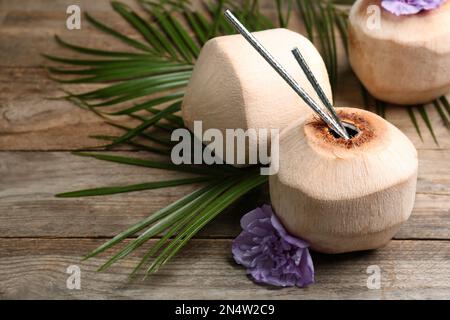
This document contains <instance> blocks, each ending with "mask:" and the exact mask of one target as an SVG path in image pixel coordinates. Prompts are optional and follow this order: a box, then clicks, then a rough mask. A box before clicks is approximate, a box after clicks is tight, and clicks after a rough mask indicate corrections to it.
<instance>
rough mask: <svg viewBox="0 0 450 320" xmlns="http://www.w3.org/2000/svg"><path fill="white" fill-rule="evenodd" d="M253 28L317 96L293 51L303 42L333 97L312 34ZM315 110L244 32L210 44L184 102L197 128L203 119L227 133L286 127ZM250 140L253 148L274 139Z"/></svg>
mask: <svg viewBox="0 0 450 320" xmlns="http://www.w3.org/2000/svg"><path fill="white" fill-rule="evenodd" d="M253 34H254V36H255V37H256V38H257V39H258V40H259V41H260V42H261V43H262V44H263V45H264V46H265V47H266V48H267V50H268V51H269V52H270V53H271V54H272V55H273V56H274V57H275V58H276V59H277V60H278V61H279V62H280V63H281V64H282V65H283V66H284V67H285V69H286V70H287V71H288V72H289V73H290V74H291V75H292V76H293V78H294V79H295V80H296V81H298V83H299V84H300V85H301V86H302V87H304V88H305V90H306V91H307V92H308V93H309V94H310V95H311V96H313V97H317V95H316V94H315V92H314V90H313V88H312V86H311V85H310V84H309V82H308V80H307V78H306V76H305V75H304V74H303V72H302V70H301V68H300V66H299V65H298V63H297V62H296V60H295V58H294V57H293V55H292V53H291V50H292V49H293V48H294V47H298V48H299V49H300V50H301V52H302V54H303V56H304V57H305V60H306V61H307V63H308V64H309V66H310V68H311V70H312V71H313V73H314V74H315V76H316V77H317V79H318V82H319V84H320V85H321V86H322V88H323V90H324V92H325V93H326V95H327V96H328V98H329V99H330V100H331V99H332V94H331V87H330V83H329V79H328V74H327V70H326V67H325V64H324V62H323V60H322V57H321V56H320V54H319V52H318V51H317V50H316V48H315V47H314V45H313V44H312V43H311V42H310V41H309V40H308V39H307V38H305V37H303V36H301V35H300V34H298V33H295V32H292V31H289V30H287V29H272V30H266V31H260V32H255V33H253ZM310 112H311V111H310V109H309V107H308V106H307V105H306V104H305V103H304V102H303V101H302V99H300V98H299V96H298V95H297V94H296V93H295V92H294V91H293V90H292V89H291V87H289V85H288V84H286V82H285V81H284V80H283V79H282V78H281V77H280V76H279V75H278V74H277V73H276V72H275V71H274V70H273V69H272V67H271V66H269V64H268V63H267V62H266V61H265V60H264V59H263V58H262V57H261V56H260V55H259V54H258V52H256V51H255V49H254V48H252V47H251V45H250V44H249V43H247V41H246V40H245V39H244V38H243V37H242V36H241V35H231V36H223V37H217V38H214V39H211V40H209V41H208V42H207V43H206V44H205V46H204V47H203V49H202V51H201V53H200V56H199V58H198V61H197V63H196V64H195V68H194V71H193V73H192V77H191V79H190V81H189V84H188V87H187V90H186V94H185V97H184V100H183V104H182V114H183V119H184V123H185V125H186V127H188V128H189V129H191V131H192V130H193V127H194V121H202V126H203V130H207V129H211V128H214V129H219V130H220V131H221V132H222V133H223V135H224V136H225V130H226V129H243V130H248V129H254V130H256V131H257V132H258V130H260V129H280V130H281V129H283V128H285V127H286V126H287V125H288V124H289V123H291V122H292V121H294V120H296V119H299V118H302V117H305V116H306V115H307V114H309V113H310ZM198 138H200V137H198ZM224 140H225V139H224ZM249 140H251V141H249V143H248V144H247V148H248V147H249V146H258V144H259V147H260V148H268V144H269V143H270V141H269V139H268V141H267V143H265V141H264V140H262V139H261V140H262V141H258V140H260V139H259V135H256V136H253V135H250V136H249ZM254 140H256V141H254ZM227 142H228V143H229V141H224V143H227ZM261 144H263V145H261ZM264 144H265V145H264ZM224 150H225V149H224ZM264 150H266V149H264ZM246 154H248V150H246Z"/></svg>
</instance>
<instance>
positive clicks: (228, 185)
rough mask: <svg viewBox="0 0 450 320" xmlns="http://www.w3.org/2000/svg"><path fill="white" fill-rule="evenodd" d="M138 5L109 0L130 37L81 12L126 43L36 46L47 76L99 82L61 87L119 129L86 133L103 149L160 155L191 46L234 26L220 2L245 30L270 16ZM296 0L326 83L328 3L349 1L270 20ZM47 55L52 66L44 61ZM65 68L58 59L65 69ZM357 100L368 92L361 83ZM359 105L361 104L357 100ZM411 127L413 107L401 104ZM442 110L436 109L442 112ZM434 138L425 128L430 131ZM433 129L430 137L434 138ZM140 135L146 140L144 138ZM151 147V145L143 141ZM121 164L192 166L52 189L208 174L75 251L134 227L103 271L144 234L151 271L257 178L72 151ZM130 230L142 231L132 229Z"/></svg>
mask: <svg viewBox="0 0 450 320" xmlns="http://www.w3.org/2000/svg"><path fill="white" fill-rule="evenodd" d="M138 2H139V4H140V5H141V7H142V8H143V13H144V14H138V13H137V12H135V11H134V10H133V9H132V8H130V7H129V6H128V5H126V4H124V3H121V2H118V1H113V2H111V5H112V9H113V10H114V11H115V12H116V14H117V15H118V16H120V17H121V18H122V19H123V20H124V21H126V22H127V23H128V25H129V26H130V27H131V28H132V30H133V31H134V32H135V33H136V37H134V36H133V37H130V36H128V35H126V34H124V33H123V32H122V31H121V30H116V29H114V28H112V27H111V26H108V25H107V24H105V23H104V22H102V21H100V20H98V19H96V18H95V17H93V16H91V15H89V14H87V15H86V19H87V21H88V22H89V23H91V24H92V25H93V26H94V27H95V28H97V29H98V30H100V31H101V32H103V33H104V34H107V35H109V36H111V37H112V38H113V39H115V40H116V41H119V42H121V43H123V44H125V45H127V46H128V47H129V50H126V51H114V50H104V49H98V48H88V47H84V46H80V45H78V44H73V43H69V42H66V41H64V40H63V39H61V38H59V37H58V36H56V37H55V40H56V42H57V43H58V44H59V45H60V46H62V47H64V48H66V49H68V50H70V51H72V52H74V53H77V54H78V55H80V57H77V58H68V57H64V56H55V55H50V54H45V55H44V57H45V58H47V59H48V60H49V61H50V62H51V63H52V65H51V66H49V67H48V68H47V69H48V71H49V73H50V75H51V77H52V79H54V80H55V81H58V82H59V83H61V84H62V85H64V84H93V83H95V84H102V87H101V88H99V89H95V90H90V91H85V92H82V93H76V94H75V93H72V92H68V91H67V90H65V91H64V92H65V93H66V96H65V97H64V98H65V99H67V100H69V101H71V102H73V103H75V104H77V105H79V106H80V107H83V108H85V109H87V110H91V111H92V112H94V113H95V114H97V115H99V116H100V117H103V118H104V119H105V123H107V124H108V125H111V126H114V127H115V128H118V129H120V130H122V131H123V134H122V135H119V136H105V135H103V136H99V135H97V136H93V137H94V138H96V139H99V140H101V141H106V142H108V144H107V145H106V146H104V147H106V148H110V147H114V146H117V145H119V144H127V145H131V146H133V147H134V148H136V149H138V150H142V151H143V152H148V153H151V154H159V155H163V156H166V157H167V155H169V154H170V148H171V147H172V146H173V145H174V142H172V141H171V140H170V134H171V133H172V132H173V130H175V129H178V128H183V127H184V124H183V119H182V118H181V117H180V116H179V115H178V114H177V113H178V112H179V110H180V106H181V101H182V99H183V96H184V92H185V87H186V85H187V83H188V80H189V78H190V77H191V74H192V70H193V67H194V63H195V61H196V59H197V57H198V55H199V52H200V48H201V47H202V46H203V45H204V44H205V43H206V41H208V40H209V39H210V38H212V37H214V36H218V35H226V34H234V33H235V31H234V29H233V27H232V26H230V25H229V24H228V23H227V21H226V19H225V18H224V17H223V15H222V12H223V10H224V8H230V9H232V10H233V12H234V13H235V14H236V16H237V17H238V18H239V19H240V20H241V21H242V22H243V23H244V24H245V25H246V26H247V27H248V28H249V29H250V30H253V31H257V30H263V29H268V28H273V27H274V24H273V22H272V21H271V19H270V17H268V16H266V15H265V14H263V13H262V12H261V5H260V3H259V1H258V0H243V1H232V0H215V1H213V0H211V1H202V2H201V6H202V8H203V9H202V11H197V10H193V9H192V8H191V7H190V1H189V0H138ZM293 3H296V4H297V7H298V9H299V12H300V15H301V16H302V18H303V22H304V24H305V27H306V31H307V34H308V36H309V37H310V39H311V40H313V41H315V40H316V41H315V42H317V44H318V45H320V48H321V51H322V54H323V55H324V60H325V62H326V65H327V69H328V71H329V74H330V79H331V82H332V84H333V86H335V85H336V84H337V81H338V73H337V70H338V69H337V67H338V66H337V44H338V34H339V35H340V38H341V40H342V41H343V43H344V46H346V45H347V43H348V40H347V33H346V24H347V10H345V9H342V8H341V7H338V6H336V5H335V4H351V3H352V1H344V0H341V1H331V0H329V1H328V0H296V2H294V1H292V0H279V1H278V0H277V1H276V7H277V20H278V25H279V26H281V27H286V26H287V25H288V24H289V18H290V16H291V14H292V4H293ZM53 64H55V65H53ZM67 67H68V68H67ZM362 92H363V93H364V95H365V100H367V101H368V100H369V98H370V97H369V95H368V94H367V92H366V91H365V90H363V91H362ZM365 104H368V103H366V102H365ZM375 105H376V106H377V108H376V109H377V112H378V113H379V114H382V115H384V113H385V107H386V105H385V104H384V103H382V102H378V101H375ZM435 107H436V108H437V110H438V113H439V114H440V116H441V118H442V119H443V120H444V119H446V120H445V121H444V122H445V123H447V124H448V117H449V116H450V106H449V104H448V101H447V100H446V99H445V97H442V98H441V99H439V100H438V101H436V102H435ZM407 110H408V112H409V115H410V117H411V120H412V122H413V124H414V126H415V127H416V129H417V130H418V133H419V135H420V130H419V126H418V124H417V119H416V117H415V115H414V110H413V108H412V107H411V108H408V109H407ZM417 111H419V113H420V115H421V118H422V120H424V121H425V122H426V125H427V127H428V128H429V130H432V127H431V122H430V121H429V117H428V115H427V113H426V109H425V108H423V109H420V108H419V109H417ZM445 112H446V113H445ZM115 116H122V117H123V116H126V117H128V118H129V119H133V121H137V122H138V124H136V125H135V126H134V127H133V126H127V125H125V124H123V123H119V122H117V121H113V120H112V117H115ZM433 137H434V133H433ZM434 138H435V137H434ZM144 142H147V143H151V144H152V145H147V144H145V143H144ZM155 143H156V144H157V145H158V147H154V146H153V144H155ZM76 154H77V155H80V156H88V157H93V158H95V159H98V160H102V161H110V162H114V163H120V164H124V165H135V166H141V167H148V168H153V169H155V168H156V169H161V170H172V171H180V172H187V173H191V174H195V175H198V176H195V177H194V178H186V179H177V180H171V181H159V182H148V183H142V184H136V185H125V186H106V187H99V188H94V189H85V190H79V191H72V192H65V193H62V194H59V195H57V196H59V197H79V196H101V195H112V194H116V193H121V192H134V191H139V190H148V189H154V188H164V187H170V186H176V185H182V184H188V183H200V182H202V183H208V184H207V185H206V186H204V187H202V188H200V189H199V190H196V191H194V192H193V193H191V194H189V195H187V196H184V197H182V198H181V199H180V200H178V201H175V202H174V203H172V204H170V205H169V206H167V207H165V208H163V209H161V210H158V211H157V212H155V213H153V214H151V215H149V216H148V217H147V218H146V219H144V220H142V221H140V222H139V223H137V224H135V225H134V226H131V227H130V228H129V229H127V230H125V231H124V232H121V233H120V234H118V235H117V236H115V237H114V238H113V239H111V240H109V241H107V242H106V243H104V244H103V245H101V246H100V247H98V248H97V249H95V250H94V251H93V252H91V253H90V254H88V255H87V256H86V257H85V258H90V257H94V256H96V255H98V254H100V253H101V252H104V251H105V250H107V249H109V248H111V247H113V246H115V245H117V244H119V243H121V242H122V241H123V240H124V239H126V238H128V237H132V236H137V238H135V239H133V240H132V241H131V242H130V243H129V244H128V245H126V246H125V247H124V248H123V249H122V250H120V251H119V253H117V254H116V255H114V256H112V257H111V258H110V259H108V260H107V261H106V262H105V264H104V265H103V266H102V267H101V268H100V269H101V270H104V269H106V268H108V267H109V266H110V265H112V264H113V263H114V262H116V261H118V260H120V259H122V258H124V257H126V256H127V255H128V254H129V253H131V252H133V251H134V250H135V249H137V248H138V247H140V246H141V245H142V244H143V243H145V242H146V241H148V240H149V239H150V238H153V237H158V236H159V235H160V234H162V237H161V238H160V239H159V240H158V241H157V242H156V243H155V244H154V245H153V246H152V247H151V248H150V249H149V251H148V252H147V253H146V254H145V255H144V257H143V258H142V260H141V261H140V263H139V264H138V265H137V267H136V268H135V270H134V271H133V273H135V272H137V271H138V270H140V268H141V267H143V266H144V265H145V264H147V263H148V264H149V265H148V266H147V274H148V273H151V272H154V271H156V270H158V269H159V268H160V267H161V266H163V265H164V264H165V263H166V262H167V261H168V260H169V259H170V258H172V257H173V256H174V255H175V254H176V253H177V252H178V251H179V250H180V249H181V248H182V247H183V246H184V245H185V244H186V243H187V242H188V241H189V240H190V239H191V238H192V237H193V236H195V235H196V234H197V232H198V231H199V230H200V229H201V228H203V227H204V226H205V225H207V224H208V223H209V221H211V220H212V219H214V218H215V217H216V216H217V215H218V214H220V213H221V212H222V211H223V210H224V209H225V208H226V207H228V206H229V205H230V204H231V203H233V202H234V201H236V200H237V199H238V198H239V197H241V196H242V195H244V194H245V193H246V192H248V191H249V190H252V189H254V188H256V187H257V186H259V185H260V184H262V183H265V182H266V181H267V178H266V177H262V176H260V175H259V171H258V170H256V169H255V170H253V169H248V168H246V169H237V168H234V167H230V166H227V165H220V166H219V165H212V166H206V165H202V166H198V165H195V166H194V165H179V166H177V165H174V164H172V163H171V162H170V160H169V159H168V158H166V159H165V160H162V161H154V160H148V159H144V158H134V157H128V156H120V155H112V154H103V153H86V152H82V153H76ZM139 232H142V233H141V234H140V235H138V233H139Z"/></svg>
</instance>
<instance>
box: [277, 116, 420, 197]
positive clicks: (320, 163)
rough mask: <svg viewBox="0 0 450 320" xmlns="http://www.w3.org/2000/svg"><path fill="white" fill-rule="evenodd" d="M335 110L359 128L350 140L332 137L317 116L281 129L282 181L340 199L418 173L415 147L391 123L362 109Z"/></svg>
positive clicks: (384, 186) (279, 173) (385, 186)
mask: <svg viewBox="0 0 450 320" xmlns="http://www.w3.org/2000/svg"><path fill="white" fill-rule="evenodd" d="M338 114H339V116H340V117H341V119H342V120H343V122H345V123H347V124H350V125H352V127H353V126H354V127H355V128H356V129H357V130H355V133H353V132H352V135H353V137H352V138H351V139H350V140H347V141H346V140H344V139H343V138H338V137H336V136H335V135H334V134H333V132H331V131H330V129H329V128H328V127H327V126H326V124H325V123H323V121H322V120H320V119H318V118H317V117H316V116H315V115H310V116H309V117H308V118H307V119H306V120H300V121H296V122H295V123H293V124H292V125H291V126H289V127H288V128H286V129H285V130H284V131H283V132H282V134H281V137H280V148H279V162H280V163H283V166H280V170H279V172H278V178H279V179H280V181H282V183H283V184H286V185H289V186H291V187H293V188H296V189H300V190H304V191H305V192H306V193H308V194H309V195H310V196H311V197H314V198H317V199H329V200H337V199H342V200H343V199H352V198H357V197H361V196H362V195H364V194H372V193H375V192H377V191H380V190H383V189H385V188H388V187H392V186H394V185H396V184H398V183H399V181H400V183H401V182H402V181H406V180H407V179H409V178H410V177H411V176H412V175H413V174H416V172H417V165H418V161H417V151H416V149H415V147H414V146H413V144H412V143H411V141H410V140H409V139H408V138H407V137H406V136H405V135H404V134H403V133H402V132H401V131H400V130H398V129H397V128H396V127H395V126H393V125H392V124H390V123H389V122H387V121H386V120H384V119H383V118H381V117H379V116H377V115H376V114H373V113H371V112H368V111H365V110H361V109H355V108H338ZM273 156H274V155H272V157H273ZM361 186H364V188H363V189H364V191H363V194H361Z"/></svg>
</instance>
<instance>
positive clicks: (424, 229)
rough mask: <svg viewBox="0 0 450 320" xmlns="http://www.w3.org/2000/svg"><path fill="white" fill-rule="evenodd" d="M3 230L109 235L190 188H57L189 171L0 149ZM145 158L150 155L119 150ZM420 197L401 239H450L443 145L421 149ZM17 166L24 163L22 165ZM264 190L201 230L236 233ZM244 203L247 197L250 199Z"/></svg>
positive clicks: (449, 180) (447, 157) (449, 188)
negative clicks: (81, 193) (92, 192)
mask: <svg viewBox="0 0 450 320" xmlns="http://www.w3.org/2000/svg"><path fill="white" fill-rule="evenodd" d="M0 154H1V158H2V165H1V167H0V172H2V174H1V176H2V185H1V186H0V212H1V213H2V214H1V215H0V235H2V236H4V237H20V236H23V237H25V236H26V237H39V236H45V237H77V236H83V237H89V236H94V237H107V236H113V235H115V234H117V233H118V232H119V231H121V230H123V229H124V228H126V227H127V226H130V225H132V224H133V223H135V222H137V221H139V220H140V219H143V218H144V217H146V216H147V215H148V214H149V213H151V212H154V211H156V210H157V209H159V208H161V207H163V206H165V205H167V204H169V203H170V202H172V201H174V200H176V199H177V198H179V197H181V196H182V195H183V194H187V193H188V192H189V191H191V190H193V187H191V186H185V187H176V188H169V189H160V190H149V191H141V192H135V193H126V194H117V195H111V196H102V197H87V198H75V199H61V198H55V197H54V195H55V194H56V193H59V192H65V191H73V190H78V189H84V188H94V187H100V186H114V185H127V184H135V183H142V182H149V181H158V180H168V179H176V178H182V177H188V174H182V173H177V172H167V171H162V170H156V169H150V168H143V167H133V166H127V165H121V164H115V163H111V162H104V161H99V160H96V159H92V158H85V157H80V156H75V155H72V154H70V153H67V152H39V153H36V152H1V153H0ZM119 154H125V155H130V156H133V157H144V158H148V154H147V153H141V152H129V153H119ZM419 159H420V160H419V161H420V163H421V165H420V174H419V179H418V186H417V195H416V203H415V207H414V210H413V213H412V216H411V218H410V220H409V221H408V222H407V223H406V224H405V225H404V226H403V227H402V229H401V230H400V232H399V234H398V235H397V238H399V239H422V238H433V239H449V238H450V218H449V215H450V176H449V175H448V170H447V166H446V164H448V163H449V161H450V153H449V152H447V151H446V150H440V151H438V150H419ZM18 164H19V165H18ZM267 201H268V197H267V193H266V195H264V194H262V195H261V196H258V194H256V196H255V197H254V200H252V201H249V198H248V197H247V198H246V199H244V200H242V201H241V202H240V203H239V204H237V205H236V206H235V207H234V208H233V209H230V210H228V212H226V213H224V214H223V215H221V216H220V217H219V220H218V221H216V223H213V224H212V225H211V226H209V228H207V229H206V230H204V232H203V234H202V236H207V237H233V236H235V235H236V234H237V233H238V232H239V228H240V227H239V217H240V216H241V215H242V214H243V213H245V212H246V210H249V209H251V206H256V204H257V203H263V202H267ZM249 202H250V204H251V205H250V207H249V205H245V206H244V207H243V208H242V205H243V204H244V203H249Z"/></svg>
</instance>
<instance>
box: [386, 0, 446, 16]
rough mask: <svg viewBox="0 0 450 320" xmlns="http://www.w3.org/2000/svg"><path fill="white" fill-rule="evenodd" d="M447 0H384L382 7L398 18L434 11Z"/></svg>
mask: <svg viewBox="0 0 450 320" xmlns="http://www.w3.org/2000/svg"><path fill="white" fill-rule="evenodd" d="M445 1H446V0H383V1H381V6H382V7H383V8H384V9H386V10H387V11H389V12H390V13H393V14H395V15H397V16H400V15H409V14H416V13H419V12H421V11H422V10H433V9H436V8H437V7H439V6H440V5H441V4H443V3H444V2H445Z"/></svg>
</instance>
